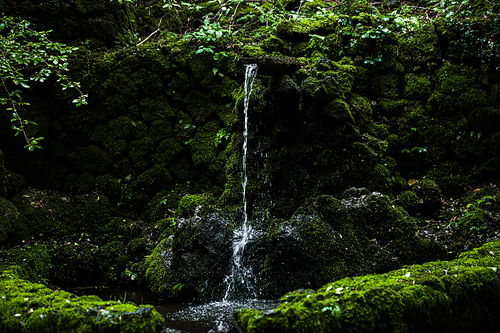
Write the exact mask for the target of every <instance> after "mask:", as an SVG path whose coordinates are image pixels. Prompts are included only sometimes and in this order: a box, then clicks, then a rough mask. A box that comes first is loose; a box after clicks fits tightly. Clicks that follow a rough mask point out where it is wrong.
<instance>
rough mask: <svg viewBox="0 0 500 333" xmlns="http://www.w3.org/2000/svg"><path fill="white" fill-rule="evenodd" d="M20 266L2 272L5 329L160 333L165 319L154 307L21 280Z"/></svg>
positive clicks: (1, 325) (0, 326)
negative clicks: (76, 293) (111, 300)
mask: <svg viewBox="0 0 500 333" xmlns="http://www.w3.org/2000/svg"><path fill="white" fill-rule="evenodd" d="M16 269H17V268H16V266H14V267H13V268H11V269H9V270H4V271H3V272H2V274H1V275H0V289H1V290H2V297H1V298H0V308H1V309H2V311H1V314H0V329H1V330H2V331H4V332H13V333H14V332H54V331H57V332H68V333H69V332H94V331H106V332H107V331H109V332H111V331H112V332H136V331H141V332H160V331H161V330H162V329H163V325H164V322H165V320H164V319H163V317H162V316H161V315H160V314H159V313H158V312H157V311H156V310H155V309H154V308H153V307H152V306H147V305H141V306H137V305H134V304H130V303H126V304H125V303H121V302H110V301H108V302H105V301H102V300H101V299H100V298H98V297H97V296H81V297H78V296H75V295H73V294H71V293H69V292H66V291H63V290H59V289H58V290H56V291H54V290H51V289H49V288H47V287H46V286H44V285H41V284H36V283H31V282H29V281H27V280H23V279H20V278H19V277H18V275H17V273H16Z"/></svg>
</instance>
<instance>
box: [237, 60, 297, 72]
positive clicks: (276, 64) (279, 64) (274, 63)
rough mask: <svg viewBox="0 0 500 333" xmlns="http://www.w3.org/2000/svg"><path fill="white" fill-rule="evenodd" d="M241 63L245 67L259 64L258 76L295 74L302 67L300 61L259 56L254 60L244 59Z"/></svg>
mask: <svg viewBox="0 0 500 333" xmlns="http://www.w3.org/2000/svg"><path fill="white" fill-rule="evenodd" d="M241 63H242V64H243V65H245V64H257V65H258V66H259V69H258V72H257V74H258V75H272V76H280V75H288V74H293V73H295V72H296V71H297V70H299V69H300V67H301V63H300V61H299V60H298V59H296V58H292V57H269V56H258V57H253V58H242V59H241Z"/></svg>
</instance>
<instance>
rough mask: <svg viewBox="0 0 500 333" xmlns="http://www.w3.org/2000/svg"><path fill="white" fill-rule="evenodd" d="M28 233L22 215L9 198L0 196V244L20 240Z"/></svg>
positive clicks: (12, 243)
mask: <svg viewBox="0 0 500 333" xmlns="http://www.w3.org/2000/svg"><path fill="white" fill-rule="evenodd" d="M27 234H28V230H27V229H26V226H25V224H24V221H23V218H22V216H21V215H20V214H19V211H18V210H17V208H16V206H14V204H12V202H10V201H9V200H7V199H5V198H3V197H0V244H7V243H10V244H11V245H14V244H15V243H17V242H19V241H21V240H22V239H23V238H24V237H26V236H27Z"/></svg>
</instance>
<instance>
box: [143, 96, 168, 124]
mask: <svg viewBox="0 0 500 333" xmlns="http://www.w3.org/2000/svg"><path fill="white" fill-rule="evenodd" d="M139 107H140V111H141V117H142V119H143V120H144V121H146V122H148V123H152V122H154V121H155V120H161V119H162V120H168V119H169V118H172V119H173V118H175V116H176V112H175V110H174V109H173V108H172V107H171V106H170V103H169V101H168V99H167V96H165V95H159V96H157V97H150V98H146V99H143V100H142V101H141V102H140V103H139Z"/></svg>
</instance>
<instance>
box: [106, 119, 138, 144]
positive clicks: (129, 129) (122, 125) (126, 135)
mask: <svg viewBox="0 0 500 333" xmlns="http://www.w3.org/2000/svg"><path fill="white" fill-rule="evenodd" d="M108 128H109V130H108V131H109V135H108V140H116V139H127V140H129V139H131V138H132V136H133V133H134V126H133V125H132V121H131V120H130V118H129V117H127V116H120V117H118V118H115V119H113V120H112V121H110V122H109V123H108Z"/></svg>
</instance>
